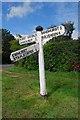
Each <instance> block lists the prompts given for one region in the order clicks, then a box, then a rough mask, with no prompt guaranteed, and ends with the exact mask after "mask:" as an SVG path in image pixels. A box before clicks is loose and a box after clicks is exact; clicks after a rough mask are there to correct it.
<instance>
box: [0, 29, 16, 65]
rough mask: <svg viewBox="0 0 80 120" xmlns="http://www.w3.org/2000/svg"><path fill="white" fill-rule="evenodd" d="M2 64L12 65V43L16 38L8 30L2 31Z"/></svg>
mask: <svg viewBox="0 0 80 120" xmlns="http://www.w3.org/2000/svg"><path fill="white" fill-rule="evenodd" d="M1 31H2V63H3V64H5V63H11V60H10V53H11V50H10V41H11V40H14V39H15V38H14V36H13V35H12V34H11V33H10V31H8V30H6V29H2V30H1Z"/></svg>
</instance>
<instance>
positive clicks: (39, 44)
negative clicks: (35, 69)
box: [10, 25, 65, 96]
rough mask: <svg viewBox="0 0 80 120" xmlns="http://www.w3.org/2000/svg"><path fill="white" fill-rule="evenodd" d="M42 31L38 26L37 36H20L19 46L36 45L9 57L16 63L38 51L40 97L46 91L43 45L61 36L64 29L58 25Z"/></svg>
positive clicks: (44, 94)
mask: <svg viewBox="0 0 80 120" xmlns="http://www.w3.org/2000/svg"><path fill="white" fill-rule="evenodd" d="M42 30H43V28H42V27H41V26H38V27H36V31H37V34H33V35H26V36H22V37H21V38H20V39H19V44H20V45H23V44H27V43H32V42H36V44H33V45H31V46H29V47H25V48H23V49H21V50H17V51H15V52H12V53H11V55H10V59H11V60H12V61H14V62H16V61H18V60H20V59H22V58H25V57H26V56H29V55H31V54H33V53H35V52H37V51H39V77H40V94H41V95H42V96H46V95H47V91H46V80H45V68H44V52H43V45H44V44H45V43H47V42H48V41H49V40H50V39H52V38H53V37H58V36H61V35H63V34H64V33H65V28H64V26H63V25H60V26H58V27H54V28H50V29H47V30H44V31H42Z"/></svg>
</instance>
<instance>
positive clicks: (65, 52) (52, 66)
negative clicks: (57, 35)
mask: <svg viewBox="0 0 80 120" xmlns="http://www.w3.org/2000/svg"><path fill="white" fill-rule="evenodd" d="M78 45H79V40H68V41H63V42H52V41H50V42H48V43H47V44H45V45H44V60H45V69H46V70H49V71H69V70H72V69H71V68H70V67H71V66H70V65H69V64H70V61H74V62H76V63H79V61H78V57H79V53H80V52H79V47H78ZM17 65H18V66H22V67H25V68H26V69H28V70H36V69H38V53H35V54H33V55H30V56H28V57H26V58H24V59H22V60H20V61H18V62H17Z"/></svg>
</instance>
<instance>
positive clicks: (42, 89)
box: [36, 26, 47, 96]
mask: <svg viewBox="0 0 80 120" xmlns="http://www.w3.org/2000/svg"><path fill="white" fill-rule="evenodd" d="M42 30H43V28H42V27H41V26H38V27H36V31H37V40H38V41H39V78H40V94H41V95H42V96H46V95H47V92H46V80H45V69H44V53H43V41H42V38H41V31H42Z"/></svg>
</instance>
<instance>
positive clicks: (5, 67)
mask: <svg viewBox="0 0 80 120" xmlns="http://www.w3.org/2000/svg"><path fill="white" fill-rule="evenodd" d="M13 66H14V64H5V65H0V70H4V69H7V68H9V67H13Z"/></svg>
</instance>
